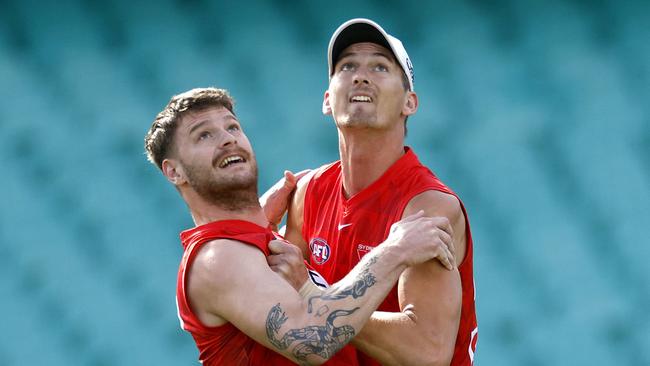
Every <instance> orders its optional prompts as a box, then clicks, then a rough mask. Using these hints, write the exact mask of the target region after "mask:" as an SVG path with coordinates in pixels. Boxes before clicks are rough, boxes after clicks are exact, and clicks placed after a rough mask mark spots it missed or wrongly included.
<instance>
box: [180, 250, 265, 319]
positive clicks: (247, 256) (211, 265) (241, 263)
mask: <svg viewBox="0 0 650 366" xmlns="http://www.w3.org/2000/svg"><path fill="white" fill-rule="evenodd" d="M265 263H266V259H265V257H264V254H263V253H262V252H261V251H260V250H259V249H257V248H255V247H253V246H251V245H247V244H244V243H241V242H239V241H236V240H230V239H217V240H213V241H210V242H209V243H206V244H204V245H203V246H202V247H201V248H200V249H199V252H198V253H197V255H196V258H195V259H194V261H193V262H192V264H191V266H190V268H189V272H188V274H187V277H186V281H187V293H188V295H189V297H190V299H191V304H192V308H193V311H194V312H195V313H196V314H197V315H198V316H199V318H200V319H201V320H202V321H203V322H204V323H205V324H206V325H209V326H210V325H211V326H215V325H220V324H221V323H223V322H225V321H223V320H222V319H220V317H219V316H218V315H217V314H218V310H217V309H219V307H220V301H221V300H222V298H223V297H224V296H227V295H228V293H229V292H230V291H232V289H233V288H236V284H237V281H238V277H239V274H240V273H241V271H243V270H244V269H246V268H255V267H257V266H259V265H260V264H262V265H263V264H265Z"/></svg>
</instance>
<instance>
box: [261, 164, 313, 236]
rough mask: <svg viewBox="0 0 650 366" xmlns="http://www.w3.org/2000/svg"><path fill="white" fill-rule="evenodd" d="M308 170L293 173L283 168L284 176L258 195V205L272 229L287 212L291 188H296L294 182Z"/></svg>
mask: <svg viewBox="0 0 650 366" xmlns="http://www.w3.org/2000/svg"><path fill="white" fill-rule="evenodd" d="M310 171H311V170H309V169H307V170H303V171H300V172H298V173H296V174H293V173H292V172H290V171H288V170H285V171H284V177H283V178H282V179H280V180H279V181H278V182H277V183H275V184H274V185H273V186H272V187H271V188H269V190H268V191H266V192H265V193H264V194H263V195H262V197H260V205H262V208H263V209H264V214H266V218H267V219H268V220H269V222H270V223H271V225H273V228H274V229H277V226H278V225H279V224H280V222H281V221H282V216H284V213H285V212H287V206H288V204H289V199H290V198H291V194H292V193H293V190H294V189H295V188H296V183H297V182H298V180H299V179H300V178H302V177H303V176H305V174H307V173H309V172H310Z"/></svg>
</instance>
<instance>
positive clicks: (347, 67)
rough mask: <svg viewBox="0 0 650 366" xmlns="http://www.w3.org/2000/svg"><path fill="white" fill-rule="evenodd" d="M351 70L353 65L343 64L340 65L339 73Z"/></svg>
mask: <svg viewBox="0 0 650 366" xmlns="http://www.w3.org/2000/svg"><path fill="white" fill-rule="evenodd" d="M352 69H354V65H352V64H351V63H345V64H343V65H341V71H350V70H352Z"/></svg>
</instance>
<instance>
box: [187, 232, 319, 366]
mask: <svg viewBox="0 0 650 366" xmlns="http://www.w3.org/2000/svg"><path fill="white" fill-rule="evenodd" d="M188 296H189V299H190V303H191V304H192V310H193V311H194V312H195V313H196V314H197V315H198V316H199V319H201V321H202V322H204V323H205V325H207V326H217V325H222V324H224V323H225V322H230V323H232V324H233V325H234V326H236V327H237V328H238V329H239V330H241V331H242V332H244V333H245V334H246V335H248V336H249V337H251V338H253V339H254V340H255V341H257V342H258V343H261V344H263V345H264V346H266V347H268V348H270V349H273V350H275V351H276V352H280V353H282V354H284V355H285V356H288V357H291V355H290V353H289V352H288V350H286V349H285V350H278V348H277V347H274V346H273V345H272V344H271V341H270V340H269V337H268V336H267V327H268V326H269V324H268V323H269V318H270V317H271V312H272V309H274V307H276V305H280V306H281V308H282V310H283V311H284V312H285V313H286V314H287V318H288V320H287V325H291V324H293V323H295V322H296V321H298V322H300V321H301V317H300V314H304V313H306V312H305V311H304V305H303V302H302V299H301V298H300V296H299V295H298V293H297V292H296V291H295V290H294V289H293V288H292V287H291V286H290V285H289V284H288V283H286V282H285V281H283V280H282V279H281V278H280V277H279V276H278V275H277V274H275V273H274V272H273V271H271V269H270V268H269V267H268V265H267V263H266V259H265V257H264V254H263V253H262V252H261V251H260V250H258V249H257V248H255V247H253V246H250V245H246V244H243V243H240V242H236V241H232V240H215V241H212V242H210V243H208V244H206V245H204V247H203V248H201V249H200V252H199V253H198V255H197V257H196V259H195V260H194V262H193V264H192V265H191V267H190V271H189V275H188ZM303 320H304V319H303ZM280 325H281V324H280Z"/></svg>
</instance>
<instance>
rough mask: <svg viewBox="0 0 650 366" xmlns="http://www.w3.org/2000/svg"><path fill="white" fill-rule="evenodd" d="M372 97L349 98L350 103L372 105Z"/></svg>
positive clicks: (355, 96)
mask: <svg viewBox="0 0 650 366" xmlns="http://www.w3.org/2000/svg"><path fill="white" fill-rule="evenodd" d="M372 101H373V100H372V97H370V96H367V95H354V96H352V97H351V98H350V103H372Z"/></svg>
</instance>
